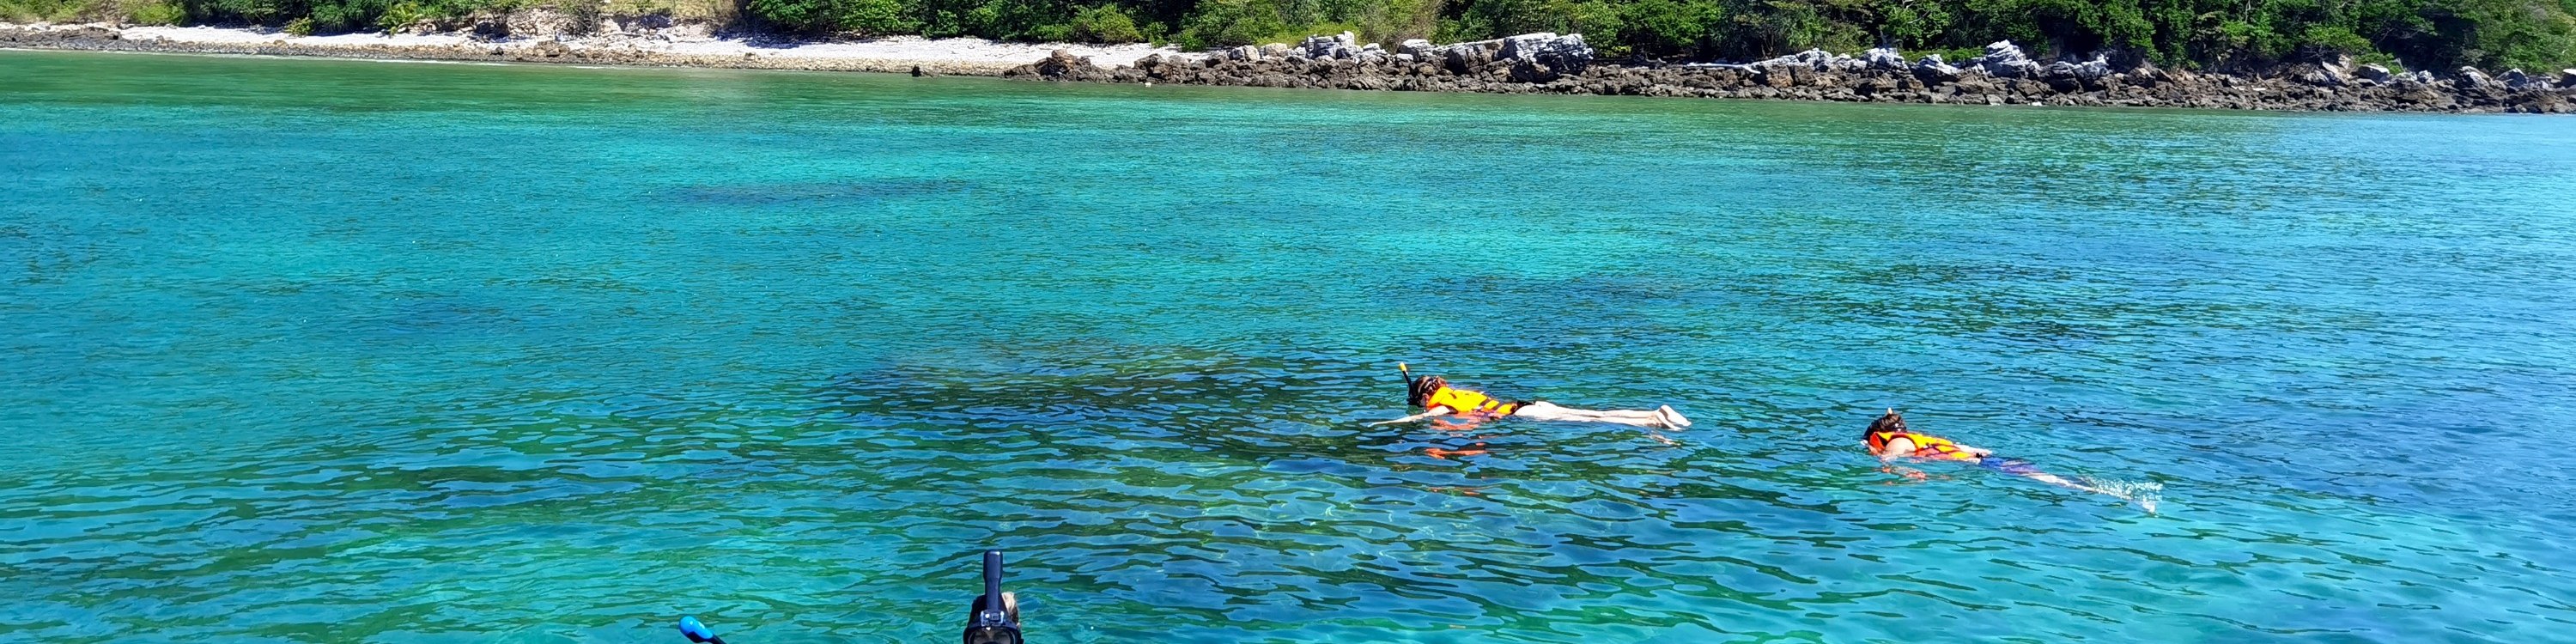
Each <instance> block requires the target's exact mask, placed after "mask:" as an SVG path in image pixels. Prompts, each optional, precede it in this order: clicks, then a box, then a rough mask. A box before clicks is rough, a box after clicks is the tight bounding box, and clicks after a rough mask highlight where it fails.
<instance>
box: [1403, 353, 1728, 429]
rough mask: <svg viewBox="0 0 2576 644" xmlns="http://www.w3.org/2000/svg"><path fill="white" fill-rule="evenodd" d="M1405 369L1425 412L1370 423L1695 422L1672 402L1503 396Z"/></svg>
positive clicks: (1662, 425)
mask: <svg viewBox="0 0 2576 644" xmlns="http://www.w3.org/2000/svg"><path fill="white" fill-rule="evenodd" d="M1404 368H1405V367H1404V365H1403V364H1401V363H1399V364H1397V365H1396V369H1398V370H1400V371H1401V370H1404ZM1404 373H1405V389H1406V395H1405V399H1404V402H1405V404H1407V405H1410V406H1413V407H1417V408H1420V409H1422V413H1419V414H1414V415H1411V416H1406V417H1403V418H1398V419H1395V420H1387V421H1379V422H1374V423H1369V425H1371V426H1376V425H1390V424H1395V423H1409V422H1413V421H1417V420H1422V419H1424V418H1430V417H1432V416H1461V417H1465V418H1467V419H1469V420H1470V421H1471V422H1481V421H1485V420H1492V419H1496V418H1504V417H1512V418H1527V419H1531V420H1566V421H1582V422H1595V423H1618V424H1621V425H1634V426H1638V427H1653V428H1658V429H1682V428H1686V427H1690V426H1691V420H1690V418H1688V417H1684V416H1682V414H1681V412H1678V411H1673V408H1672V406H1671V405H1666V406H1663V407H1661V408H1657V409H1654V410H1652V411H1640V410H1608V411H1596V410H1590V409H1575V408H1572V407H1564V406H1559V405H1557V404H1555V403H1550V402H1547V401H1544V400H1532V401H1526V402H1524V401H1510V400H1501V399H1497V398H1495V397H1493V396H1488V395H1485V394H1484V392H1479V391H1473V390H1467V389H1459V388H1457V387H1451V386H1449V381H1448V380H1447V379H1444V378H1441V377H1439V376H1423V377H1420V378H1415V377H1412V372H1410V371H1405V372H1404Z"/></svg>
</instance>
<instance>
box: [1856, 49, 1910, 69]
mask: <svg viewBox="0 0 2576 644" xmlns="http://www.w3.org/2000/svg"><path fill="white" fill-rule="evenodd" d="M1860 59H1861V62H1862V63H1863V64H1866V65H1869V68H1870V69H1889V70H1902V69H1905V55H1904V54H1900V53H1897V52H1896V48H1894V47H1880V48H1877V49H1872V50H1869V51H1865V52H1861V55H1860Z"/></svg>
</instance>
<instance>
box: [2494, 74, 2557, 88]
mask: <svg viewBox="0 0 2576 644" xmlns="http://www.w3.org/2000/svg"><path fill="white" fill-rule="evenodd" d="M2497 80H2501V81H2504V87H2505V89H2510V90H2514V91H2521V90H2526V89H2549V79H2545V78H2541V77H2538V76H2532V75H2529V74H2524V73H2522V70H2521V69H2508V70H2505V71H2504V76H2503V77H2501V78H2498V79H2497Z"/></svg>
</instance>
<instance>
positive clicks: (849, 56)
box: [0, 22, 1181, 76]
mask: <svg viewBox="0 0 2576 644" xmlns="http://www.w3.org/2000/svg"><path fill="white" fill-rule="evenodd" d="M674 32H677V33H674ZM0 47H5V48H18V49H75V50H102V51H162V52H181V53H218V54H252V55H284V56H322V57H337V58H370V59H388V58H390V59H418V60H483V61H517V62H547V63H575V64H605V65H635V66H653V67H723V68H742V69H801V70H829V71H873V72H909V71H911V70H913V69H914V68H916V67H918V68H920V69H921V70H922V71H924V72H926V73H935V74H957V75H978V76H996V75H1000V74H1001V73H1002V72H1003V70H1007V69H1010V68H1012V67H1017V66H1020V65H1026V64H1029V63H1033V62H1037V61H1038V60H1040V59H1043V58H1046V57H1047V56H1048V54H1050V53H1051V52H1054V51H1056V50H1065V51H1067V52H1069V53H1071V54H1073V55H1075V56H1080V57H1088V58H1090V59H1091V60H1092V62H1093V63H1094V64H1097V65H1101V66H1104V67H1117V66H1127V65H1132V64H1134V63H1135V61H1136V60H1137V59H1140V58H1144V57H1146V56H1150V55H1154V54H1164V55H1175V54H1180V53H1181V52H1180V51H1179V50H1177V49H1173V48H1170V47H1154V46H1150V45H1142V44H1136V45H1075V44H1061V43H1054V44H1031V43H1010V42H996V41H990V40H984V39H981V38H937V39H933V38H922V37H918V36H896V37H888V38H878V39H871V40H850V41H787V42H773V41H755V40H745V39H739V38H724V37H714V36H706V35H699V34H690V33H687V32H686V31H683V30H665V31H663V32H660V33H653V32H645V33H620V34H606V35H593V36H579V37H574V36H560V37H535V38H507V39H499V40H488V41H487V40H478V39H475V38H472V37H468V36H465V35H461V34H392V35H388V34H382V33H357V34H337V35H328V36H295V35H289V34H287V33H284V32H282V31H278V30H275V29H263V28H230V27H161V26H125V27H120V26H115V25H106V24H55V25H48V24H34V25H28V24H11V23H6V22H0Z"/></svg>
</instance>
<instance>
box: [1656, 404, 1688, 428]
mask: <svg viewBox="0 0 2576 644" xmlns="http://www.w3.org/2000/svg"><path fill="white" fill-rule="evenodd" d="M1655 415H1656V416H1660V417H1662V418H1663V419H1664V426H1665V427H1667V428H1671V429H1689V428H1690V426H1691V419H1690V417H1688V416H1683V415H1682V413H1681V412H1678V411H1673V406H1672V405H1665V406H1662V407H1657V408H1655Z"/></svg>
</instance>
